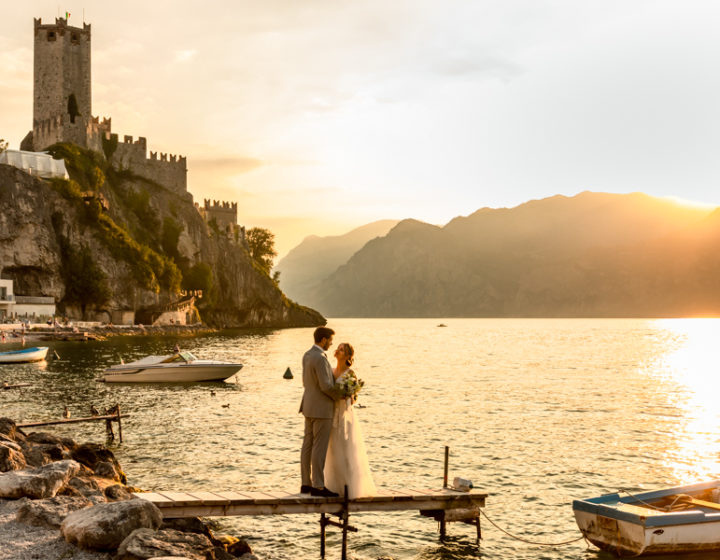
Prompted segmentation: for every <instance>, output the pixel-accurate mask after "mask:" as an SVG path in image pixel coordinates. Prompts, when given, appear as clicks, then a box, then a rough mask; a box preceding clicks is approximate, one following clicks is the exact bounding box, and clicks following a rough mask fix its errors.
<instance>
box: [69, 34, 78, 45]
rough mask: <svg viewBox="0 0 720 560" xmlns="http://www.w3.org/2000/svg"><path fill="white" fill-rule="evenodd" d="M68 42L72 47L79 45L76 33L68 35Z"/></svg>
mask: <svg viewBox="0 0 720 560" xmlns="http://www.w3.org/2000/svg"><path fill="white" fill-rule="evenodd" d="M70 42H71V43H73V44H74V45H79V44H80V37H78V34H77V33H73V34H72V35H70Z"/></svg>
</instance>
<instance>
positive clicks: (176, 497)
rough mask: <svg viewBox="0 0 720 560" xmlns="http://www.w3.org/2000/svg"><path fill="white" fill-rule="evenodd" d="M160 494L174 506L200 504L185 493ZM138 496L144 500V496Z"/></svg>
mask: <svg viewBox="0 0 720 560" xmlns="http://www.w3.org/2000/svg"><path fill="white" fill-rule="evenodd" d="M158 494H160V495H161V496H164V497H165V498H168V499H170V500H172V502H173V505H174V506H184V505H194V504H198V502H200V500H198V499H197V498H196V497H194V496H191V495H190V494H186V493H185V492H158ZM136 496H138V497H140V498H142V494H136ZM155 505H156V506H158V507H160V508H162V507H163V506H161V505H160V504H155ZM198 505H200V504H198Z"/></svg>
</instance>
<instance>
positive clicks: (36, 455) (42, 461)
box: [24, 446, 52, 467]
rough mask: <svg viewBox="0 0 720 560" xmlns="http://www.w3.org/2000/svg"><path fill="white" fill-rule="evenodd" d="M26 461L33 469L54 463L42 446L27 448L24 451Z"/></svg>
mask: <svg viewBox="0 0 720 560" xmlns="http://www.w3.org/2000/svg"><path fill="white" fill-rule="evenodd" d="M24 454H25V460H26V461H27V464H28V465H29V466H31V467H42V466H43V465H47V464H48V463H52V459H51V458H50V456H49V455H48V454H47V453H44V452H43V450H42V449H40V446H26V447H25V449H24Z"/></svg>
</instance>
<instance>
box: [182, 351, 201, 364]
mask: <svg viewBox="0 0 720 560" xmlns="http://www.w3.org/2000/svg"><path fill="white" fill-rule="evenodd" d="M180 357H181V358H182V359H183V360H185V361H186V362H194V361H195V360H197V358H196V357H195V356H194V355H193V354H192V353H191V352H180Z"/></svg>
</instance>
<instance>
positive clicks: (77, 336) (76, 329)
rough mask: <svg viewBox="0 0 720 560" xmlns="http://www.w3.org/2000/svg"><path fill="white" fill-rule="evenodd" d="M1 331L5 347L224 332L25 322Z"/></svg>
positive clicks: (205, 328)
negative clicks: (28, 324) (23, 340)
mask: <svg viewBox="0 0 720 560" xmlns="http://www.w3.org/2000/svg"><path fill="white" fill-rule="evenodd" d="M0 332H1V333H4V334H5V340H4V341H3V342H2V343H4V344H13V343H21V342H22V339H23V337H24V338H25V343H26V345H27V343H28V342H32V341H52V340H64V341H84V340H105V339H107V338H111V337H115V336H167V335H178V336H194V335H198V334H212V333H217V332H220V329H215V328H212V327H208V326H207V325H202V324H195V325H151V326H145V325H88V326H86V325H83V324H81V325H80V326H67V327H66V326H62V327H52V326H49V325H45V324H43V323H31V324H30V327H29V328H26V329H25V330H24V331H23V325H22V323H14V324H3V325H0Z"/></svg>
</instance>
